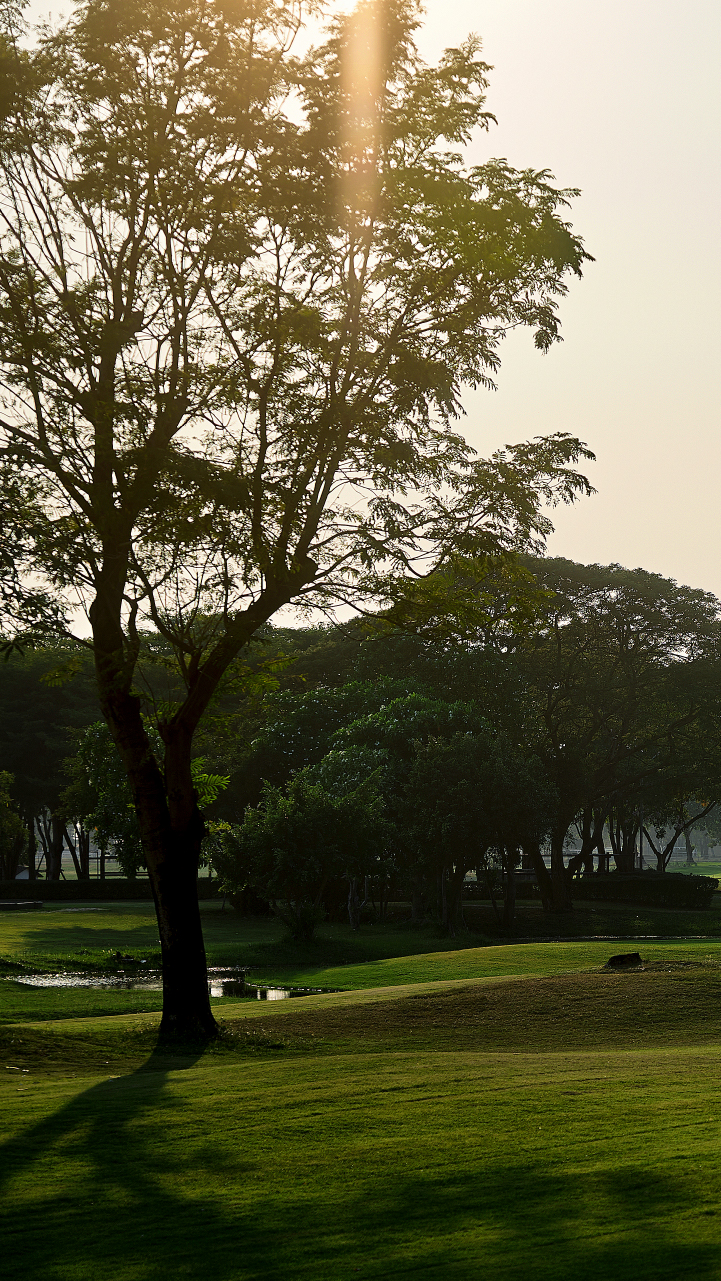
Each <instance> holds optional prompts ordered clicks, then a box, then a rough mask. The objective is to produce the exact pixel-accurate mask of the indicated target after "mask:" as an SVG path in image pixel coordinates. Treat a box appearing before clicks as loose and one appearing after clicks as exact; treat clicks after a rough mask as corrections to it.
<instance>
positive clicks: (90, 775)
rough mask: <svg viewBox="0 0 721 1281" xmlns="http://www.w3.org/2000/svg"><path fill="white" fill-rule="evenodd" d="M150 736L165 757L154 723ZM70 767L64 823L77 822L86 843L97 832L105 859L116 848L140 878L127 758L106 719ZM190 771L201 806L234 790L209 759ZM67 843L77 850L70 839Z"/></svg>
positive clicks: (86, 735)
mask: <svg viewBox="0 0 721 1281" xmlns="http://www.w3.org/2000/svg"><path fill="white" fill-rule="evenodd" d="M148 737H149V739H150V741H151V743H152V745H153V748H154V750H155V751H156V753H157V754H158V755H160V753H161V750H162V746H161V743H160V741H159V738H158V732H157V730H156V729H155V727H154V726H152V725H149V726H148ZM65 764H66V773H69V774H70V776H71V779H72V781H71V783H70V784H69V785H68V786H67V787H66V788H65V791H64V792H63V793H62V794H61V796H60V800H59V805H58V808H59V811H60V813H61V815H62V820H63V822H65V821H66V820H67V819H72V820H74V821H75V823H76V826H77V827H78V828H79V833H80V843H84V842H85V841H88V840H89V835H90V832H91V831H92V832H93V833H94V835H95V840H96V842H97V845H98V849H99V850H100V853H101V857H102V858H103V861H104V859H105V856H106V855H107V853H108V851H109V850H110V849H111V848H112V851H113V853H114V855H115V857H116V858H117V860H118V862H119V864H120V866H121V868H122V870H123V872H124V874H125V876H128V877H134V876H136V875H137V873H138V870H139V869H140V868H141V867H143V866H144V864H145V860H144V855H143V842H142V837H141V832H140V825H139V823H138V816H137V814H136V812H135V806H134V805H133V796H132V793H131V791H130V787H129V785H128V777H127V774H126V772H125V770H124V769H123V762H122V759H121V757H120V754H119V752H118V750H117V748H116V746H115V744H114V742H113V740H112V737H111V735H110V731H109V729H108V726H107V725H106V723H105V722H104V721H98V722H96V724H94V725H89V726H88V728H87V729H86V730H85V731H84V732H83V734H82V735H81V736H80V742H79V744H78V750H77V753H76V754H75V756H73V757H71V758H70V759H69V760H68V761H66V763H65ZM190 768H191V774H192V778H193V786H194V787H195V791H196V794H197V797H198V804H199V806H201V807H202V808H204V807H205V806H208V805H212V803H213V802H214V801H215V800H216V799H217V797H218V795H219V794H220V792H222V791H223V790H224V789H225V788H226V787H227V786H228V782H229V780H228V778H227V777H224V776H222V775H219V774H213V773H209V772H208V770H207V768H206V761H205V760H204V758H203V757H195V758H194V759H193V760H192V761H191V765H190ZM67 843H68V845H69V846H71V842H70V838H69V837H67ZM88 874H89V873H88Z"/></svg>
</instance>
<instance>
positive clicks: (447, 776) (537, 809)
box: [405, 731, 556, 871]
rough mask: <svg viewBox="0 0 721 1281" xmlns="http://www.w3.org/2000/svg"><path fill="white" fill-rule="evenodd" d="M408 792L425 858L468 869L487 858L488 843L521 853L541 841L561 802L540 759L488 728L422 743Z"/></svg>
mask: <svg viewBox="0 0 721 1281" xmlns="http://www.w3.org/2000/svg"><path fill="white" fill-rule="evenodd" d="M405 799H406V805H407V814H408V820H409V824H410V826H411V828H412V831H413V834H414V840H415V842H416V843H417V845H418V847H419V848H420V849H422V850H423V851H424V853H425V857H426V859H427V860H428V861H429V862H431V863H435V864H436V865H437V866H443V864H444V863H446V862H451V863H454V864H460V865H462V867H463V869H464V871H465V870H466V868H468V867H474V866H479V865H482V864H483V863H484V861H485V859H486V855H487V853H488V851H489V850H493V851H495V852H496V853H497V854H499V855H500V854H502V853H504V852H506V851H508V852H509V853H511V855H512V856H515V854H516V852H517V851H518V850H520V849H521V848H532V847H533V846H534V845H538V844H540V843H541V842H542V841H543V840H544V839H545V837H546V836H547V834H548V831H549V829H550V827H551V824H552V822H553V815H554V812H555V802H556V797H555V793H554V789H553V787H552V786H551V785H550V783H549V780H548V778H547V776H546V773H545V770H544V769H543V767H542V766H541V764H540V762H539V761H538V760H533V759H529V758H528V757H526V756H524V755H523V754H522V753H521V752H519V751H518V749H517V748H514V747H513V745H512V744H511V743H510V742H509V741H508V740H507V739H504V738H502V737H499V736H497V735H495V734H492V733H490V732H489V731H486V733H478V732H477V733H475V734H473V735H471V734H456V735H454V736H453V737H452V738H450V739H447V740H445V741H444V740H442V739H431V740H430V741H429V742H428V743H427V744H426V745H425V746H420V747H419V748H418V750H417V754H416V760H415V763H414V765H413V769H412V771H411V774H410V777H409V779H408V783H407V787H406V797H405Z"/></svg>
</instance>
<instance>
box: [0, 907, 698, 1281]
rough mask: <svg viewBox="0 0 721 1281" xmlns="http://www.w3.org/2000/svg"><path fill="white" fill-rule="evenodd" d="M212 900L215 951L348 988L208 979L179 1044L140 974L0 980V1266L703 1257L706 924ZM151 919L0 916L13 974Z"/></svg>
mask: <svg viewBox="0 0 721 1281" xmlns="http://www.w3.org/2000/svg"><path fill="white" fill-rule="evenodd" d="M697 915H702V914H697ZM712 916H713V914H712V913H706V914H705V917H706V920H710V919H711V917H712ZM624 919H625V920H629V921H630V920H632V922H633V925H634V926H635V925H636V915H635V914H633V916H632V918H631V917H629V914H626V917H625V918H624ZM666 919H667V920H668V922H669V926H668V930H669V932H672V931H673V932H677V931H678V932H681V931H680V930H679V920H678V917H677V915H676V914H673V913H669V914H667V915H666ZM204 920H205V929H206V938H207V941H208V952H209V956H210V958H211V960H212V961H215V962H216V963H228V962H229V961H232V960H235V961H238V962H242V963H244V964H252V965H253V966H254V971H253V978H255V979H257V980H262V979H267V980H268V981H271V980H275V981H276V982H278V981H281V980H283V981H286V982H294V983H298V984H302V983H307V984H309V985H313V986H321V987H334V988H338V989H341V990H339V991H337V992H334V993H329V994H327V995H322V996H312V997H307V998H304V999H302V1000H296V1001H285V1002H278V1003H267V1002H258V1001H239V1000H234V999H231V998H226V999H223V1000H220V1001H217V1002H214V1005H215V1010H216V1014H217V1016H218V1017H220V1018H221V1020H222V1023H223V1028H224V1035H223V1037H222V1039H221V1041H220V1042H219V1043H218V1044H216V1045H213V1046H212V1047H211V1048H209V1049H206V1050H205V1051H204V1052H203V1051H201V1050H192V1048H186V1049H184V1050H183V1049H179V1050H178V1051H177V1052H176V1053H174V1054H173V1053H170V1052H168V1051H167V1050H162V1051H161V1050H159V1049H157V1048H156V1039H157V1023H158V1015H157V1012H153V1009H154V1007H157V1005H158V1004H159V995H157V994H154V993H131V992H124V991H121V992H115V991H107V990H93V989H87V988H85V989H70V990H64V991H62V990H61V991H59V990H58V989H37V988H29V987H26V986H23V985H22V984H20V983H18V982H17V981H16V980H14V979H13V978H12V977H9V978H6V979H3V980H1V981H0V1020H2V1022H0V1241H1V1242H2V1247H1V1249H0V1259H1V1260H2V1267H1V1269H0V1270H1V1271H2V1275H3V1277H4V1278H5V1277H7V1278H8V1281H36V1279H37V1278H39V1277H42V1278H43V1281H106V1279H107V1281H175V1279H176V1278H182V1277H190V1278H194V1279H197V1281H206V1278H212V1279H213V1281H216V1279H217V1281H276V1279H279V1281H280V1279H281V1278H282V1279H283V1281H285V1278H289V1279H290V1281H296V1279H297V1281H341V1279H343V1278H346V1277H347V1278H351V1279H353V1278H355V1277H367V1278H374V1279H375V1281H381V1279H382V1281H386V1279H390V1278H396V1277H399V1278H403V1277H408V1278H414V1279H415V1278H416V1277H419V1278H423V1279H424V1281H426V1279H427V1281H447V1279H448V1281H477V1278H479V1277H481V1278H485V1277H488V1278H493V1281H496V1279H498V1281H527V1279H528V1278H532V1279H533V1281H546V1279H547V1281H581V1279H582V1281H666V1279H667V1281H677V1278H684V1277H686V1278H689V1281H692V1279H693V1281H711V1279H712V1278H721V1250H720V1249H719V1247H720V1246H721V1165H720V1163H719V1161H718V1149H719V1142H720V1140H721V1108H720V1107H719V1104H718V1101H717V1078H718V1074H719V1068H720V1067H721V940H719V941H716V939H715V938H711V939H710V940H703V939H699V938H691V939H685V940H676V941H671V940H667V941H664V940H655V939H654V940H644V941H642V942H639V943H637V944H635V945H634V947H633V949H631V948H630V947H628V946H627V945H622V944H621V945H619V944H617V943H615V942H613V941H610V942H609V941H601V940H593V939H591V940H584V941H570V940H563V939H561V940H558V941H555V942H550V943H540V942H530V943H514V942H507V943H503V944H498V943H496V944H493V945H487V946H480V947H479V946H478V941H479V940H478V937H477V936H473V935H465V936H464V937H463V938H462V939H457V940H449V939H447V938H446V939H442V938H440V937H438V936H437V934H436V933H435V932H434V931H433V929H432V928H431V927H425V928H424V929H422V930H412V929H409V928H403V927H402V926H400V925H390V926H388V927H385V928H384V929H380V928H379V927H370V926H368V927H364V928H363V929H362V930H361V931H359V933H358V934H355V935H354V934H352V933H351V932H350V931H349V930H348V929H347V928H346V927H343V926H328V927H324V928H323V929H322V930H321V931H320V934H319V938H318V940H317V941H316V942H314V943H312V944H309V945H307V946H306V947H304V948H297V947H294V946H292V945H291V944H289V943H288V941H287V940H286V939H285V937H284V935H283V932H282V930H280V928H279V927H278V926H276V925H275V924H274V923H272V922H263V921H261V922H257V921H256V922H246V921H242V920H240V919H239V918H238V917H237V916H235V915H234V914H231V913H222V912H220V911H219V910H218V909H217V907H214V906H211V907H209V908H206V909H204ZM615 920H616V921H617V922H619V921H621V916H620V915H619V914H617V915H616V917H615ZM621 923H622V924H623V922H622V921H621ZM579 932H580V931H579ZM619 932H621V931H619ZM629 932H630V930H629ZM708 932H709V933H713V931H711V930H709V931H708ZM156 939H157V935H156V932H155V922H154V919H153V917H152V909H151V908H150V905H145V904H122V905H107V906H102V907H100V908H98V907H97V905H94V910H87V909H84V910H80V911H77V910H73V911H68V910H67V908H63V907H57V908H55V907H52V906H50V905H48V906H47V907H45V908H43V909H42V911H38V912H35V913H28V914H27V915H26V914H20V913H19V914H18V915H11V914H8V915H7V916H2V917H0V956H2V957H3V958H4V966H5V969H4V972H5V974H6V975H9V976H12V975H13V973H15V974H17V967H19V966H20V967H21V966H30V967H36V966H37V967H48V968H50V969H53V970H55V969H60V970H62V969H64V968H67V969H73V968H85V967H88V968H98V969H111V970H112V969H117V968H119V967H120V968H123V967H124V968H125V969H127V970H131V971H134V970H136V969H138V968H139V965H136V964H135V963H133V962H120V963H118V962H117V961H116V960H115V952H116V951H121V952H123V953H132V954H133V956H135V958H136V961H137V962H140V961H141V960H143V959H145V960H146V961H152V959H153V957H154V955H155V952H154V948H155V946H156ZM636 948H638V949H639V950H640V951H641V953H642V955H643V958H644V962H645V969H644V970H643V971H640V972H633V973H620V974H619V973H612V972H608V971H604V970H603V969H602V968H601V967H602V965H603V963H604V962H605V961H606V959H607V958H608V956H609V955H610V954H611V953H612V952H614V951H617V950H636ZM14 967H15V968H14Z"/></svg>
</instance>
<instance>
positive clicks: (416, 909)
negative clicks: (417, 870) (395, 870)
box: [411, 876, 425, 925]
mask: <svg viewBox="0 0 721 1281" xmlns="http://www.w3.org/2000/svg"><path fill="white" fill-rule="evenodd" d="M424 916H425V912H424V909H423V878H422V877H420V876H416V877H414V879H413V885H412V887H411V920H412V921H413V922H414V923H415V924H416V925H419V924H420V922H421V921H422V920H423V918H424Z"/></svg>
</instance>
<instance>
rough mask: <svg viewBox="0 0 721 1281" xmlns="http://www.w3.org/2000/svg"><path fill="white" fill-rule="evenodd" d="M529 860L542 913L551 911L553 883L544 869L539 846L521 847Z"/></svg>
mask: <svg viewBox="0 0 721 1281" xmlns="http://www.w3.org/2000/svg"><path fill="white" fill-rule="evenodd" d="M523 848H524V849H525V851H526V854H527V855H528V857H529V859H530V860H531V866H532V868H533V870H534V872H535V874H536V882H537V884H538V889H539V891H540V894H541V906H542V907H543V910H544V912H552V911H553V882H552V880H551V873H550V872H549V870H548V868H547V867H546V863H545V860H544V857H543V855H542V853H541V847H540V845H524V847H523Z"/></svg>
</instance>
